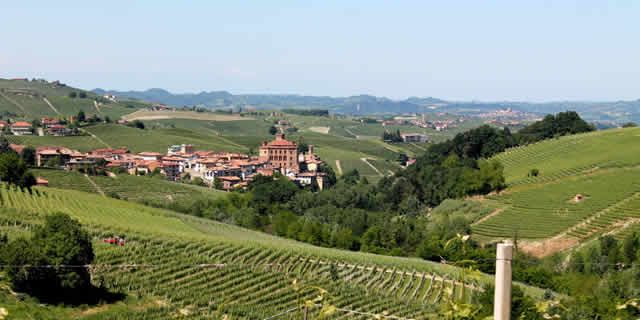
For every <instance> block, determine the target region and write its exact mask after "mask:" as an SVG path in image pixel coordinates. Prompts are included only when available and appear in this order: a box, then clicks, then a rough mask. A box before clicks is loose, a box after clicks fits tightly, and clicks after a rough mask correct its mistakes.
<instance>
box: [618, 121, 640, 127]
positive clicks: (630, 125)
mask: <svg viewBox="0 0 640 320" xmlns="http://www.w3.org/2000/svg"><path fill="white" fill-rule="evenodd" d="M637 126H638V124H636V123H635V122H627V123H624V124H623V125H622V127H623V128H634V127H637Z"/></svg>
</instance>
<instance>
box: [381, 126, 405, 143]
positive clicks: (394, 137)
mask: <svg viewBox="0 0 640 320" xmlns="http://www.w3.org/2000/svg"><path fill="white" fill-rule="evenodd" d="M382 141H387V142H402V141H404V140H403V139H402V136H401V135H400V130H399V129H398V130H396V131H395V132H388V131H386V130H385V132H384V133H383V134H382Z"/></svg>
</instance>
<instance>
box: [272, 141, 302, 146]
mask: <svg viewBox="0 0 640 320" xmlns="http://www.w3.org/2000/svg"><path fill="white" fill-rule="evenodd" d="M266 146H267V147H296V146H297V145H296V143H295V142H292V141H289V140H275V141H271V142H269V143H267V145H266Z"/></svg>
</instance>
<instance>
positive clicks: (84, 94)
mask: <svg viewBox="0 0 640 320" xmlns="http://www.w3.org/2000/svg"><path fill="white" fill-rule="evenodd" d="M78 97H80V98H81V99H84V98H86V97H87V93H86V92H84V91H80V93H79V94H78Z"/></svg>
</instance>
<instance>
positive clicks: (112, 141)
mask: <svg viewBox="0 0 640 320" xmlns="http://www.w3.org/2000/svg"><path fill="white" fill-rule="evenodd" d="M85 130H86V131H87V132H90V133H92V134H94V135H96V136H97V137H98V138H99V139H100V140H102V141H104V142H105V143H107V144H109V145H111V146H114V147H117V146H126V147H127V148H129V150H131V151H132V152H141V151H156V152H163V153H164V152H166V151H167V147H168V146H170V145H173V144H182V143H189V144H193V145H195V146H196V148H198V149H200V150H216V151H221V150H226V151H240V152H246V151H247V150H248V149H247V148H246V147H245V146H242V145H239V144H236V143H233V142H231V141H228V140H227V139H224V138H221V137H217V136H207V135H203V134H198V133H197V132H194V131H191V130H186V129H181V128H160V129H145V130H141V129H136V128H131V127H127V126H122V125H115V124H100V125H95V126H91V127H86V128H85Z"/></svg>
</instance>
